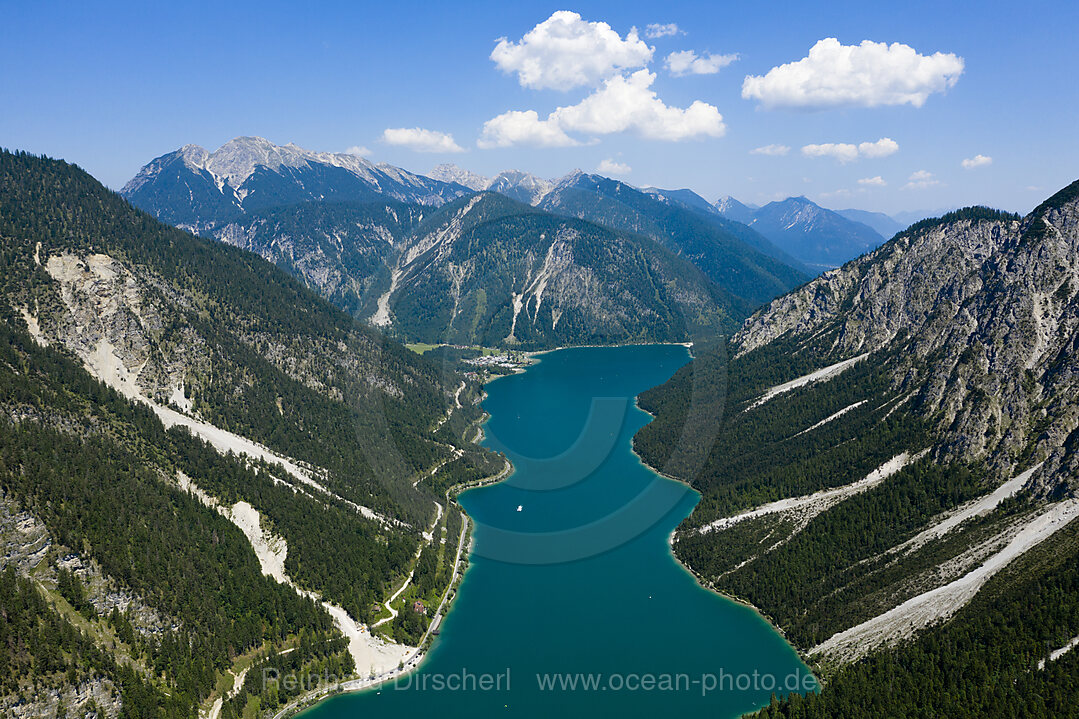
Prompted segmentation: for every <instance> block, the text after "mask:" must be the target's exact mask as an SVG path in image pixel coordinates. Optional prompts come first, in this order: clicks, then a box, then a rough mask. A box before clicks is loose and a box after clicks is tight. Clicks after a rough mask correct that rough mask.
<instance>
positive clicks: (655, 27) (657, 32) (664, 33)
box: [644, 22, 685, 40]
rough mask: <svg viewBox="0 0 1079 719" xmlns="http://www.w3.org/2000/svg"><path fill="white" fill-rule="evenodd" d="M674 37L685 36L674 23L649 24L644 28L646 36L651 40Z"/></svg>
mask: <svg viewBox="0 0 1079 719" xmlns="http://www.w3.org/2000/svg"><path fill="white" fill-rule="evenodd" d="M673 35H685V33H684V32H683V31H682V30H681V29H680V28H679V27H678V26H677V25H675V24H674V23H673V22H668V23H658V22H653V23H648V25H646V26H645V28H644V36H645V37H646V38H648V39H649V40H655V39H656V38H661V37H671V36H673Z"/></svg>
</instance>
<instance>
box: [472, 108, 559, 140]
mask: <svg viewBox="0 0 1079 719" xmlns="http://www.w3.org/2000/svg"><path fill="white" fill-rule="evenodd" d="M476 144H477V145H479V146H480V147H481V148H484V149H490V148H492V147H512V146H513V145H536V146H538V147H569V146H571V145H578V144H580V143H579V142H577V141H576V140H574V139H573V138H571V137H570V136H569V135H567V134H566V133H565V132H563V131H562V128H560V127H559V126H558V122H557V121H556V120H553V119H552V118H550V117H548V118H547V119H546V120H542V121H541V120H540V119H539V114H538V113H537V112H536V111H535V110H510V111H509V112H504V113H502V114H501V115H498V116H497V117H494V118H491V119H490V120H488V121H487V122H485V123H483V134H482V135H481V136H480V139H479V141H478V142H477V143H476Z"/></svg>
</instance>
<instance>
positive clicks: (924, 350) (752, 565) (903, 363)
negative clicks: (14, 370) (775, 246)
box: [636, 183, 1079, 717]
mask: <svg viewBox="0 0 1079 719" xmlns="http://www.w3.org/2000/svg"><path fill="white" fill-rule="evenodd" d="M1077 293H1079V183H1076V184H1074V185H1072V186H1069V187H1068V188H1065V189H1064V190H1062V191H1061V192H1060V193H1057V194H1056V195H1054V196H1053V197H1051V198H1049V199H1048V200H1047V201H1046V202H1045V203H1043V204H1042V205H1040V206H1039V207H1038V208H1037V209H1036V210H1035V211H1034V212H1032V213H1031V214H1030V215H1028V216H1027V217H1025V218H1019V217H1017V216H1014V215H1009V214H1006V213H1001V212H997V211H993V210H988V209H985V208H969V209H966V210H961V211H957V212H955V213H950V214H949V215H946V216H944V217H942V218H939V219H935V220H927V221H923V222H921V223H917V224H916V225H914V226H912V227H910V228H909V229H908V230H906V231H904V232H903V233H901V234H899V235H898V236H896V237H895V238H894V239H893V240H891V241H890V242H888V243H886V244H885V245H883V246H882V247H880V248H879V249H877V250H876V251H874V252H872V253H870V254H868V255H866V256H865V257H862V258H859V259H858V260H855V261H852V262H850V263H848V264H846V265H844V266H843V267H842V268H839V269H836V270H833V271H830V272H827V273H825V274H824V275H822V276H821V277H819V278H817V279H815V280H813V281H811V282H810V283H808V284H807V285H805V286H804V287H802V288H800V289H799V290H796V291H795V292H792V293H790V294H788V295H785V296H783V297H780V298H778V299H776V300H774V301H773V302H771V303H770V304H769V305H768V306H766V307H765V308H763V309H762V310H760V311H759V312H758V313H757V314H755V315H754V316H753V317H752V318H750V319H749V320H748V321H747V322H746V325H745V326H744V327H743V329H742V330H741V331H740V332H739V333H738V334H737V335H735V337H734V338H733V340H732V341H731V342H730V343H729V344H728V345H725V346H722V347H715V348H712V349H710V350H708V351H705V352H702V353H700V354H699V355H698V357H697V358H696V359H695V360H694V362H693V363H692V364H691V365H690V366H688V367H686V368H684V369H683V370H681V371H680V372H679V373H678V374H676V375H675V377H674V378H672V380H671V381H670V382H668V383H667V384H666V385H664V386H662V387H659V388H656V389H654V390H650V391H649V392H647V393H645V394H644V395H642V397H641V406H642V407H645V408H646V409H648V410H649V411H651V412H653V413H654V414H656V416H657V418H656V420H655V422H653V423H652V424H650V425H648V426H647V427H645V428H644V429H643V430H642V431H641V432H640V433H639V434H638V436H637V438H636V446H637V448H638V451H640V452H641V454H642V456H644V457H645V459H646V460H647V461H648V462H649V463H650V464H652V465H653V466H656V467H658V468H661V469H663V470H664V471H666V472H669V473H671V474H674V475H675V476H679V477H682V478H684V479H686V480H687V481H690V482H691V483H692V484H693V485H694V486H695V487H696V488H697V489H699V490H700V492H701V494H702V498H701V501H700V504H699V505H698V507H697V509H696V510H695V511H694V513H693V514H692V515H691V516H690V517H689V518H688V519H687V520H686V522H685V523H684V524H683V526H682V527H681V528H680V529H679V531H678V533H677V536H676V541H675V543H674V549H675V552H676V554H677V555H678V556H679V558H680V559H681V560H682V561H683V562H685V563H686V564H687V565H688V566H690V567H691V568H692V569H693V570H694V571H695V572H696V573H697V574H698V575H699V576H700V578H701V580H702V581H703V582H704V583H706V584H707V585H709V586H712V587H714V588H716V589H717V590H719V591H722V592H725V593H728V594H732V595H735V596H739V597H743V598H745V599H746V600H748V601H750V602H752V603H753V604H754V605H756V606H757V607H759V608H760V609H761V610H762V611H763V612H765V613H766V614H767V615H769V616H770V617H771V618H772V619H773V620H774V621H775V622H776V623H777V624H778V625H779V626H780V628H782V629H783V630H784V631H785V632H786V634H787V636H788V638H789V639H790V640H791V641H792V642H793V643H794V644H795V645H796V646H797V647H799V648H800V649H801V650H803V651H804V652H807V653H808V656H809V657H810V658H811V659H812V660H814V661H816V662H818V664H819V667H820V668H821V669H822V670H823V671H824V672H825V673H826V675H827V677H826V678H827V680H828V681H827V683H826V688H825V690H824V691H823V693H822V694H821V695H819V696H815V697H810V698H808V699H805V700H803V699H800V698H794V697H792V698H791V699H789V700H787V701H785V702H784V703H781V704H778V705H775V706H773V707H771V708H770V709H768V710H765V711H764V712H762V714H763V715H768V716H877V715H880V713H881V712H884V713H887V714H891V715H900V716H940V715H947V716H986V715H992V716H1002V717H1003V716H1020V715H1030V716H1044V715H1060V713H1061V712H1063V711H1065V709H1064V707H1067V706H1074V703H1075V701H1076V699H1077V698H1079V697H1077V692H1079V685H1077V684H1076V682H1075V681H1074V676H1076V670H1075V668H1076V660H1077V657H1076V655H1075V654H1074V653H1070V652H1067V651H1064V650H1066V649H1067V648H1068V647H1070V646H1072V643H1071V640H1072V638H1074V637H1076V636H1079V584H1077V583H1076V577H1077V576H1079V544H1077V542H1076V539H1075V538H1076V537H1077V536H1079V522H1076V521H1075V519H1076V518H1077V517H1079V499H1077V498H1076V486H1077V485H1076V463H1077V461H1079V456H1077V454H1076V446H1075V436H1076V430H1077V428H1079V403H1077V402H1076V400H1075V397H1076V396H1077V394H1079V392H1077V390H1079V387H1076V384H1075V383H1076V382H1077V381H1079V380H1077V379H1076V378H1077V377H1079V355H1077V354H1076V351H1075V350H1076V343H1077V342H1079V332H1077V329H1079V298H1077ZM713 440H714V441H713ZM701 447H705V448H706V449H703V450H701V449H699V448H701ZM941 622H943V624H940V623H941ZM938 625H939V626H938ZM1005 627H1009V628H1008V629H1005ZM1056 650H1061V651H1059V652H1057V651H1056ZM1042 660H1045V661H1044V663H1043V664H1042V665H1041V667H1039V661H1042ZM1069 672H1070V676H1071V677H1072V678H1071V679H1068V680H1063V679H1062V677H1064V676H1068V675H1069ZM975 676H976V677H978V678H977V679H974V680H972V679H971V677H975ZM958 677H963V679H961V680H960V679H958ZM960 686H961V687H962V689H960ZM972 687H973V688H972Z"/></svg>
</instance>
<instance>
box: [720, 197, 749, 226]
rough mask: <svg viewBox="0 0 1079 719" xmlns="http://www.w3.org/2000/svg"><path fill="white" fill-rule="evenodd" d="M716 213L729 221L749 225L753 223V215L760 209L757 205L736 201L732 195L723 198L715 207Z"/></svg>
mask: <svg viewBox="0 0 1079 719" xmlns="http://www.w3.org/2000/svg"><path fill="white" fill-rule="evenodd" d="M714 207H715V208H716V211H717V212H719V214H721V215H723V216H724V217H726V218H727V219H729V220H734V221H736V222H742V223H745V224H747V225H748V224H749V223H750V222H752V221H753V213H754V212H755V211H757V210H758V209H760V208H759V207H757V206H756V205H746V204H744V203H741V202H739V201H738V200H736V199H734V198H733V197H731V196H730V195H727V196H726V197H721V198H719V200H718V201H717V202H716V204H715V205H714Z"/></svg>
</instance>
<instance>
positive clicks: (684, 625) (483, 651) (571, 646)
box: [304, 345, 815, 719]
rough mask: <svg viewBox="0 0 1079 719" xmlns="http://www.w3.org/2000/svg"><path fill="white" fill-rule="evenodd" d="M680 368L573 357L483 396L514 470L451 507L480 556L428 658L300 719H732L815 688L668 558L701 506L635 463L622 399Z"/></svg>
mask: <svg viewBox="0 0 1079 719" xmlns="http://www.w3.org/2000/svg"><path fill="white" fill-rule="evenodd" d="M688 361H689V353H688V351H687V350H686V349H685V348H684V347H681V346H669V345H649V346H631V347H609V348H576V349H566V350H558V351H555V352H551V353H547V354H544V355H542V356H541V358H540V362H539V363H537V364H535V365H533V366H531V367H530V368H529V369H528V370H527V371H526V372H524V373H521V374H517V375H513V376H510V377H505V378H501V379H498V380H497V381H495V382H492V383H490V384H489V385H488V386H487V391H488V397H487V399H486V400H485V402H484V407H485V409H486V410H487V411H488V412H489V413H490V415H491V419H490V421H489V422H488V424H487V426H486V438H485V440H484V442H485V443H486V445H487V446H489V447H492V448H496V449H499V450H501V451H505V452H506V453H507V455H508V456H509V457H510V459H511V460H512V461H513V462H514V466H515V470H516V471H515V473H514V474H513V476H511V477H510V478H508V479H507V480H506V481H504V482H502V483H500V484H497V485H492V486H488V487H483V488H480V489H474V490H471V491H469V492H467V493H465V494H463V495H462V496H461V498H460V501H461V504H462V505H463V506H464V507H465V509H466V510H467V512H468V514H469V516H471V517H472V519H473V521H474V522H475V546H474V548H473V553H472V556H471V564H470V566H469V568H468V571H467V573H466V575H465V578H464V581H463V582H462V584H461V587H460V591H459V593H458V596H457V599H456V601H455V602H454V604H453V608H452V611H450V613H449V615H448V617H446V619H445V620H444V621H443V623H442V627H441V634H440V636H439V637H438V639H437V640H436V642H435V645H434V647H433V649H432V651H431V652H430V653H429V654H428V656H427V659H426V661H425V662H424V663H423V664H422V666H421V668H420V669H419V670H418V671H417V672H414V673H413V674H412V675H410V676H409V677H405V678H402V679H400V680H399V681H398V682H397V683H396V684H394V683H390V684H386V685H383V686H382V687H380V688H379V689H378V690H370V691H366V692H363V693H358V694H351V695H341V696H338V697H335V698H333V699H329V700H327V701H325V702H323V703H322V704H320V705H318V706H316V707H314V708H312V709H311V710H309V711H308V712H306V713H305V714H304V719H331V718H332V719H337V718H344V717H349V718H351V717H363V716H387V717H388V716H399V717H409V716H432V717H434V716H449V717H475V716H489V715H495V714H504V715H506V716H510V715H513V716H527V717H551V716H558V717H563V718H565V717H586V716H587V717H595V716H603V715H616V716H660V715H672V714H674V713H676V712H677V713H679V714H681V713H688V712H699V713H701V714H703V715H706V716H709V717H735V716H739V715H740V714H743V713H745V712H748V711H752V710H753V709H755V708H757V707H760V706H763V705H765V704H767V703H768V700H769V697H770V695H771V693H772V692H773V691H774V692H775V693H777V694H781V695H782V694H786V693H788V691H789V690H790V689H792V688H795V687H797V690H798V691H805V689H806V688H807V686H808V687H810V688H813V687H815V683H814V680H813V679H812V677H811V675H810V673H809V669H808V668H807V667H806V666H805V665H804V664H803V663H802V662H801V660H800V659H799V657H798V656H797V654H796V653H795V652H794V651H793V650H792V649H791V647H790V646H789V645H787V643H786V642H785V641H784V640H783V638H782V637H781V636H779V635H778V634H777V633H776V631H775V630H774V629H773V628H772V627H771V626H770V625H769V624H768V623H767V622H766V621H764V619H762V618H761V617H760V616H759V615H757V614H756V613H755V612H754V611H753V610H752V609H749V608H747V607H744V606H742V605H739V604H737V603H735V602H732V601H730V600H727V599H724V598H722V597H719V596H717V595H715V594H713V593H711V592H708V591H706V590H704V589H702V588H701V587H699V586H698V585H697V583H696V581H695V580H694V578H693V577H692V576H691V575H690V574H689V573H688V572H686V571H685V570H684V569H683V568H682V567H681V566H680V565H679V564H678V562H677V561H676V560H675V559H674V557H673V555H672V554H671V551H670V548H669V544H668V538H669V536H670V534H671V532H672V530H673V529H674V528H675V527H676V526H677V525H678V523H679V522H680V521H681V520H682V519H683V518H684V517H686V516H687V515H688V514H689V512H690V511H691V510H692V509H693V506H694V505H695V504H696V502H697V498H698V497H697V494H696V493H695V492H693V491H692V490H690V489H689V488H687V487H686V486H685V485H682V484H680V483H678V482H674V481H671V480H667V479H664V478H662V477H660V476H659V475H657V474H656V473H655V472H653V471H652V470H650V469H649V468H647V467H645V466H644V465H643V464H642V463H641V462H640V460H639V459H638V458H637V456H636V455H635V454H634V453H633V451H632V444H631V442H632V437H633V435H634V433H635V432H636V431H637V430H638V429H640V428H641V427H642V426H643V425H644V424H646V423H647V422H648V420H649V417H648V415H647V414H646V413H645V412H643V411H642V410H640V409H638V408H637V407H636V405H635V403H634V402H633V398H634V397H635V396H636V395H637V394H639V393H640V392H642V391H643V390H645V389H648V388H649V387H653V386H655V385H658V384H661V383H662V382H664V381H665V380H667V379H668V378H669V377H670V376H671V375H672V374H673V373H674V372H675V370H677V369H678V368H679V367H681V366H682V365H683V364H685V363H686V362H688ZM518 508H520V509H519V510H518ZM558 675H561V678H560V677H559V676H558ZM507 677H508V678H507ZM548 680H550V681H551V682H553V688H552V687H550V686H548V687H547V688H544V687H542V686H541V682H545V681H548ZM574 681H576V682H577V688H576V689H573V688H572V687H571V686H570V685H571V684H572V683H573V682H574ZM562 682H565V684H563V683H562ZM462 683H463V684H464V685H465V686H464V688H463V689H461V688H458V687H459V685H460V684H462ZM496 683H497V686H496ZM485 684H486V686H487V688H486V689H484V685H485ZM507 684H508V687H507ZM585 684H591V685H592V686H591V687H586V686H585Z"/></svg>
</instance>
